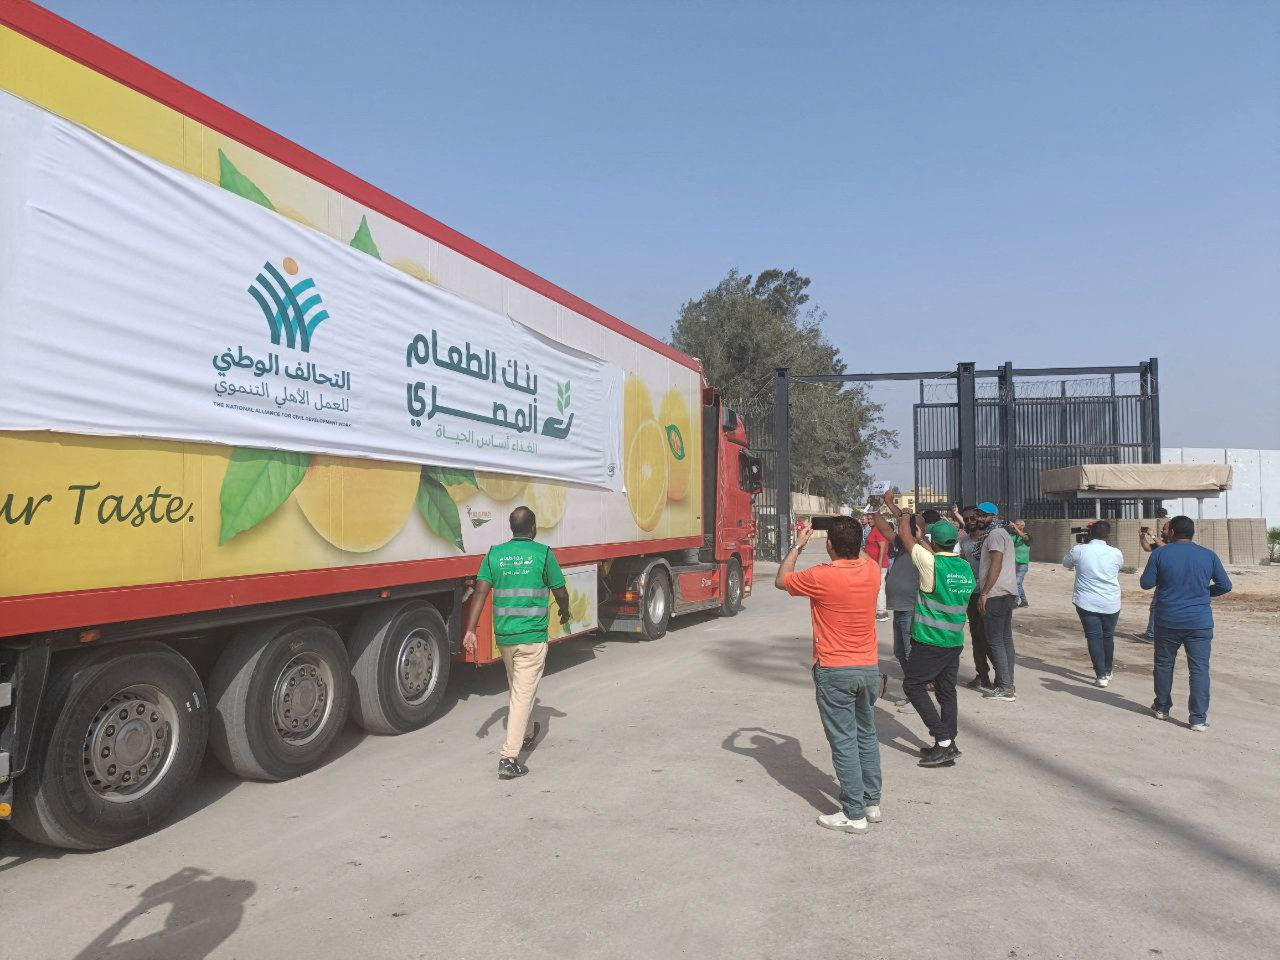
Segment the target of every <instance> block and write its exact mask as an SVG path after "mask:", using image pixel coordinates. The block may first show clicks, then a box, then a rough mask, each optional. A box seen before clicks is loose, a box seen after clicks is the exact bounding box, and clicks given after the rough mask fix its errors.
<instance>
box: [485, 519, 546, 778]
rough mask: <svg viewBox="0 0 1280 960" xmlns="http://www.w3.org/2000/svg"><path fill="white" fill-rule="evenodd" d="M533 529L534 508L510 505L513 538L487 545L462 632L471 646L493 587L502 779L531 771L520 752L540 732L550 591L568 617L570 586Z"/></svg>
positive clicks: (499, 762)
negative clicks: (501, 684) (503, 705)
mask: <svg viewBox="0 0 1280 960" xmlns="http://www.w3.org/2000/svg"><path fill="white" fill-rule="evenodd" d="M537 535H538V518H537V517H535V516H534V514H533V511H532V510H530V509H529V508H528V507H516V508H515V509H514V510H512V511H511V539H510V540H508V541H507V542H506V543H500V544H498V546H496V547H494V548H493V549H491V550H490V551H489V552H488V553H487V554H485V557H484V560H483V562H481V564H480V572H479V573H477V574H476V589H475V596H474V597H473V598H472V600H471V607H470V609H469V612H468V615H467V629H466V633H465V635H464V636H463V638H462V646H463V647H464V648H465V649H466V650H467V652H468V653H471V652H474V651H475V649H476V624H478V623H479V622H480V613H481V611H483V610H484V602H485V599H486V598H487V597H488V596H489V592H490V591H492V592H493V633H494V639H495V640H497V642H498V652H499V653H501V654H502V664H503V666H505V667H506V668H507V684H508V686H509V687H510V688H511V698H510V705H509V706H508V708H507V736H506V739H505V741H504V742H503V744H502V750H501V752H500V755H499V758H498V777H499V778H500V779H502V780H511V779H513V778H515V777H523V776H524V775H525V774H526V773H528V772H529V768H528V767H526V766H525V765H524V764H522V763H521V762H520V752H521V751H522V750H528V749H529V748H530V747H531V746H533V743H534V741H535V740H536V739H537V737H538V727H539V725H538V724H537V723H534V721H533V700H534V697H535V696H536V695H537V693H538V681H540V680H541V679H542V670H543V668H544V667H545V666H546V663H547V624H548V617H547V614H548V610H549V607H550V603H549V599H550V597H551V596H554V597H555V598H556V606H557V607H558V608H559V610H560V622H561V623H567V622H568V621H569V591H568V590H566V589H565V586H564V573H563V572H562V571H561V570H560V564H559V563H557V562H556V558H555V554H553V553H552V552H551V548H550V547H548V546H547V545H546V544H542V543H537V542H536V541H535V540H534V538H535V537H536V536H537Z"/></svg>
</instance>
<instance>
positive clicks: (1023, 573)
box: [1014, 563, 1031, 603]
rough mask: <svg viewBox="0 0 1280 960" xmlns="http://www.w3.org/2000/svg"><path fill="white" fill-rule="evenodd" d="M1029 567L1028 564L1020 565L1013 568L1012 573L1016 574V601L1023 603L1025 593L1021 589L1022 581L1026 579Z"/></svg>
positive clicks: (1025, 596)
mask: <svg viewBox="0 0 1280 960" xmlns="http://www.w3.org/2000/svg"><path fill="white" fill-rule="evenodd" d="M1030 566H1031V564H1029V563H1020V564H1018V565H1017V567H1015V568H1014V572H1015V573H1017V574H1018V599H1019V600H1021V601H1022V602H1023V603H1026V602H1027V591H1025V590H1023V589H1022V581H1023V580H1025V579H1027V569H1028V568H1029V567H1030Z"/></svg>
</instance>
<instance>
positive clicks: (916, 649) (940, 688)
mask: <svg viewBox="0 0 1280 960" xmlns="http://www.w3.org/2000/svg"><path fill="white" fill-rule="evenodd" d="M884 499H885V503H886V504H887V505H888V507H889V510H890V512H891V513H892V514H893V515H894V517H895V518H896V519H897V521H898V530H897V534H898V536H899V537H900V538H901V539H902V545H903V546H904V547H906V549H907V550H908V551H909V552H910V554H911V560H912V562H913V563H914V564H915V565H916V569H917V570H918V571H919V573H920V588H919V590H918V592H917V593H916V609H915V619H914V622H913V623H912V626H911V654H910V656H909V657H908V658H907V668H906V671H905V673H906V679H905V680H904V681H903V684H902V688H903V692H905V693H906V695H907V698H908V699H909V700H910V701H911V705H912V706H913V707H915V708H916V712H917V713H918V714H920V719H921V720H923V721H924V722H925V725H926V726H927V727H928V728H929V733H930V734H931V735H932V737H933V746H931V747H926V748H925V749H924V750H923V756H922V757H921V758H920V766H922V767H950V766H954V765H955V762H956V758H958V757H959V756H960V749H959V748H958V747H957V746H956V673H957V672H958V671H959V669H960V652H961V650H963V649H964V623H965V615H966V613H967V611H968V607H969V597H970V596H972V594H973V591H974V589H975V588H976V581H975V580H974V577H973V568H972V567H971V566H970V565H969V561H967V560H966V559H964V558H963V557H961V556H960V555H959V554H958V553H956V538H957V536H958V531H957V530H956V527H955V524H952V523H948V522H947V521H945V520H939V521H938V522H936V523H931V524H929V526H928V527H926V528H925V542H924V543H921V542H920V541H919V540H917V539H916V536H915V529H914V527H913V525H912V523H911V517H910V516H909V515H908V514H906V513H904V512H903V511H902V510H900V509H899V508H898V504H897V497H896V495H895V494H894V493H893V492H892V491H890V492H889V493H887V494H886V495H885V498H884ZM874 519H875V523H876V526H877V527H882V528H883V529H882V530H881V532H882V533H883V532H885V531H886V530H888V531H890V533H891V532H892V528H891V527H890V526H889V523H888V521H887V520H886V519H885V518H884V517H883V516H881V515H880V514H878V513H877V514H876V515H875V518H874ZM930 684H932V685H933V692H934V695H935V696H936V697H937V698H938V707H940V708H941V710H942V713H941V715H939V713H938V708H937V707H935V706H934V703H933V697H930V696H929V685H930Z"/></svg>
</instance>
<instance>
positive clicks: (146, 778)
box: [84, 685, 174, 802]
mask: <svg viewBox="0 0 1280 960" xmlns="http://www.w3.org/2000/svg"><path fill="white" fill-rule="evenodd" d="M173 729H174V714H173V705H172V704H170V703H169V701H168V699H167V698H165V697H164V696H163V695H162V694H160V693H159V691H157V690H154V689H153V688H150V687H147V686H145V685H143V686H142V687H134V688H130V689H128V690H123V691H121V692H120V693H117V694H116V695H115V696H113V697H112V698H111V699H109V700H108V701H107V702H106V703H104V704H103V705H102V707H101V708H100V709H99V710H98V712H97V714H96V715H95V716H94V719H93V721H92V722H91V723H90V725H89V731H88V734H87V736H86V737H85V742H84V772H85V776H86V777H87V778H88V780H89V785H90V786H91V787H92V788H93V790H94V791H95V792H96V793H97V794H98V795H99V796H101V797H103V798H104V799H107V800H111V801H114V802H120V801H124V800H127V799H131V798H134V797H136V796H138V795H139V794H141V793H144V792H146V791H147V790H149V789H150V788H151V786H153V785H154V783H155V782H157V780H158V777H157V774H158V773H159V772H161V771H162V770H163V769H164V768H165V767H166V765H167V761H168V758H169V756H170V755H171V753H172V743H173Z"/></svg>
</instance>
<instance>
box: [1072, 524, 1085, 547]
mask: <svg viewBox="0 0 1280 960" xmlns="http://www.w3.org/2000/svg"><path fill="white" fill-rule="evenodd" d="M1071 534H1072V536H1074V537H1075V538H1076V543H1088V542H1089V528H1088V527H1072V528H1071Z"/></svg>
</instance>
